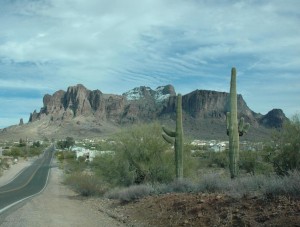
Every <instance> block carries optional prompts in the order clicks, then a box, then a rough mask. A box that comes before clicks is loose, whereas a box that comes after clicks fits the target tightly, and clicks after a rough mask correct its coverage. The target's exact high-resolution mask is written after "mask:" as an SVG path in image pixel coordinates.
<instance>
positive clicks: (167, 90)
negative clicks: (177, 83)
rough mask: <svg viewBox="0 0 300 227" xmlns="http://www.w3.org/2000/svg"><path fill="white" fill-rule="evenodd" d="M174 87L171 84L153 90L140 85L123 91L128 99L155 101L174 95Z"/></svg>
mask: <svg viewBox="0 0 300 227" xmlns="http://www.w3.org/2000/svg"><path fill="white" fill-rule="evenodd" d="M175 94H176V93H175V89H174V87H173V86H172V85H166V86H159V87H157V88H156V89H155V90H152V89H151V88H150V87H145V86H140V87H136V88H134V89H132V90H129V91H127V92H125V93H123V96H124V97H125V98H126V99H127V100H128V101H132V100H141V99H154V100H155V101H156V102H162V101H164V100H166V99H167V98H169V97H170V96H173V95H175Z"/></svg>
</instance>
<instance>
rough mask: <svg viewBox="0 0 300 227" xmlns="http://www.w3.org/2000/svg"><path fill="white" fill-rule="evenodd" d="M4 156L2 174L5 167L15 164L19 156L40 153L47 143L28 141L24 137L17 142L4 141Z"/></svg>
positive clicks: (26, 156) (0, 163)
mask: <svg viewBox="0 0 300 227" xmlns="http://www.w3.org/2000/svg"><path fill="white" fill-rule="evenodd" d="M1 145H2V156H0V175H1V174H2V171H3V170H5V169H9V167H10V166H11V165H12V164H14V162H16V161H17V160H18V159H19V158H24V159H27V158H29V157H33V156H38V155H40V154H41V153H42V152H43V150H44V149H45V147H46V146H47V144H46V143H41V142H40V141H35V142H30V143H29V142H28V141H26V140H24V139H20V140H19V141H18V142H15V143H3V144H1Z"/></svg>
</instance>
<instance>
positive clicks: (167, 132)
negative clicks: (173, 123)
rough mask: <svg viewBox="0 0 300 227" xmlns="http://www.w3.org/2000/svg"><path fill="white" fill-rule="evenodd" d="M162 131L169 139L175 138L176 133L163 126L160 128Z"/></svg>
mask: <svg viewBox="0 0 300 227" xmlns="http://www.w3.org/2000/svg"><path fill="white" fill-rule="evenodd" d="M162 129H163V131H164V132H165V133H166V134H167V135H168V136H170V137H175V136H176V132H175V131H171V130H169V129H168V128H166V127H165V126H162Z"/></svg>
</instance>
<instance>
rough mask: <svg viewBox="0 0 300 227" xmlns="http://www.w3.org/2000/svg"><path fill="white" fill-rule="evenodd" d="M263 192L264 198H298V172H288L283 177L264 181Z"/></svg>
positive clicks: (299, 181) (299, 193)
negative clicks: (282, 196)
mask: <svg viewBox="0 0 300 227" xmlns="http://www.w3.org/2000/svg"><path fill="white" fill-rule="evenodd" d="M263 192H264V194H265V195H266V196H272V197H274V196H280V195H284V196H295V197H299V196H300V172H299V171H290V172H289V173H288V174H287V175H285V176H272V177H269V178H268V179H266V181H265V185H264V188H263Z"/></svg>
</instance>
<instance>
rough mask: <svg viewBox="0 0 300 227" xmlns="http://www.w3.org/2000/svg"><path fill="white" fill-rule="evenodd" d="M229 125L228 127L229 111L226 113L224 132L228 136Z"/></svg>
mask: <svg viewBox="0 0 300 227" xmlns="http://www.w3.org/2000/svg"><path fill="white" fill-rule="evenodd" d="M229 127H230V112H227V113H226V133H227V136H229Z"/></svg>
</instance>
